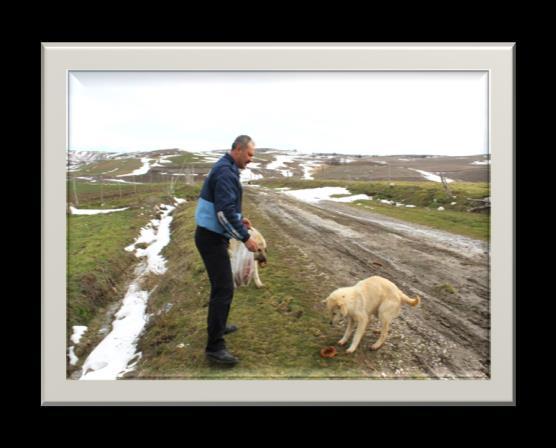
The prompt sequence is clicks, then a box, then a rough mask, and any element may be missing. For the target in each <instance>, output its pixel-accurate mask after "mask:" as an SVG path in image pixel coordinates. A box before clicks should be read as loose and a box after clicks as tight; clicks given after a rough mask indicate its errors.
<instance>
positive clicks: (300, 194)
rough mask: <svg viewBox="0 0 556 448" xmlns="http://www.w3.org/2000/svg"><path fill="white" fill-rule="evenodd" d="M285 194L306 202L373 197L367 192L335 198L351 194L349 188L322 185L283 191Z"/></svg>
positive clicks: (349, 200)
mask: <svg viewBox="0 0 556 448" xmlns="http://www.w3.org/2000/svg"><path fill="white" fill-rule="evenodd" d="M283 193H284V194H287V195H289V196H293V197H294V198H296V199H298V200H300V201H304V202H319V201H336V202H352V201H356V200H359V199H371V198H370V197H369V196H367V195H366V194H357V195H354V196H347V197H343V198H333V197H331V196H332V195H336V194H350V192H349V190H348V189H346V188H344V187H320V188H306V189H303V190H290V191H287V190H285V191H283Z"/></svg>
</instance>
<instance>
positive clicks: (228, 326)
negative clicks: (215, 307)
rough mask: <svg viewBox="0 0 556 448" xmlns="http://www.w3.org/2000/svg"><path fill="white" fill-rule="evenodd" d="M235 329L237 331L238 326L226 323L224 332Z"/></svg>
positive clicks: (227, 332) (230, 331)
mask: <svg viewBox="0 0 556 448" xmlns="http://www.w3.org/2000/svg"><path fill="white" fill-rule="evenodd" d="M234 331H237V326H235V325H226V329H225V330H224V334H230V333H233V332H234Z"/></svg>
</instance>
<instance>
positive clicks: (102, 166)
mask: <svg viewBox="0 0 556 448" xmlns="http://www.w3.org/2000/svg"><path fill="white" fill-rule="evenodd" d="M514 64H515V44H514V43H512V42H509V43H472V44H471V43H450V44H448V43H337V44H334V43H287V44H282V43H272V44H270V43H266V44H263V43H241V44H239V43H237V44H236V43H163V44H161V43H152V44H149V43H43V44H42V151H43V166H42V169H43V192H42V210H43V217H42V235H43V237H42V240H43V247H42V350H41V353H42V359H41V366H42V371H41V375H42V383H41V384H42V397H41V400H42V404H43V405H44V406H55V405H102V404H104V405H106V404H114V405H122V404H123V405H216V404H218V405H238V404H240V405H284V404H290V405H291V404H295V405H340V404H342V405H345V404H349V405H383V404H397V405H423V404H425V405H445V404H456V405H477V404H485V405H509V406H512V405H515V291H514V281H513V279H514V224H513V223H514V206H513V203H514V152H515V148H514V145H515V142H514V82H515V81H514ZM215 179H217V180H215ZM199 232H200V233H199ZM203 232H205V233H203ZM203 238H204V239H203ZM207 238H208V240H210V241H216V240H215V239H214V238H216V239H217V240H218V241H220V242H221V243H219V244H225V249H222V252H218V254H219V255H218V256H217V255H215V254H216V252H214V250H215V249H210V250H208V249H207V251H208V252H204V250H205V249H203V248H204V246H203V244H205V243H206V241H208V240H207ZM211 238H212V239H211ZM201 240H202V241H204V243H203V242H200V241H201ZM224 242H225V243H224ZM211 244H212V243H211ZM211 247H213V246H211ZM219 247H224V246H219ZM219 250H220V249H219ZM207 254H208V255H207ZM221 260H223V261H224V262H223V263H220V261H221ZM222 272H224V273H226V275H228V274H227V273H228V272H229V273H230V277H226V280H221V278H222V277H221V273H222ZM222 282H224V285H223V283H222ZM230 285H232V287H230ZM232 298H233V299H232Z"/></svg>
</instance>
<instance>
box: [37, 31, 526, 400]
mask: <svg viewBox="0 0 556 448" xmlns="http://www.w3.org/2000/svg"><path fill="white" fill-rule="evenodd" d="M514 63H515V43H512V42H509V43H445V44H444V43H430V44H428V43H392V44H389V43H376V44H373V43H337V44H335V43H272V44H263V43H241V44H240V43H152V44H149V43H44V42H43V43H42V101H41V105H42V182H43V189H42V223H41V224H42V278H41V281H42V341H41V344H42V346H41V386H42V387H41V403H42V405H44V406H55V405H107V404H118V405H122V404H127V405H215V404H219V405H238V404H240V405H276V404H281V405H283V404H290V405H291V404H296V405H338V404H351V405H383V404H405V405H423V404H429V405H438V404H443V405H444V404H460V405H477V404H490V405H492V404H497V405H510V406H511V405H515V286H514V281H513V279H514V273H515V270H514V263H515V260H514V157H515V156H514V154H515V147H514V145H515V141H514ZM71 70H195V71H198V70H210V71H212V70H217V71H247V70H249V71H250V70H264V71H267V70H278V71H280V70H288V71H290V70H300V71H306V70H310V71H330V70H334V71H353V70H396V71H397V70H484V71H488V74H489V148H490V158H491V172H490V179H491V204H492V205H491V232H490V261H491V264H490V278H491V377H490V379H488V380H478V379H473V380H469V379H466V380H463V379H462V380H456V379H454V380H446V381H439V380H432V379H431V380H430V381H423V380H284V381H278V380H230V381H220V380H209V381H207V380H171V381H169V380H129V381H125V380H124V381H122V380H120V381H74V380H70V379H67V378H66V334H65V331H66V323H65V319H66V261H67V255H66V150H67V147H68V109H67V105H68V73H69V71H71ZM231 383H232V384H231Z"/></svg>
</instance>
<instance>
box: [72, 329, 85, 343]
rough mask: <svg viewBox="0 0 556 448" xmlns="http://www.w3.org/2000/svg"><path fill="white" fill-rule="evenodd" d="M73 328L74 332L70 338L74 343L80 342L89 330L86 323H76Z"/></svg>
mask: <svg viewBox="0 0 556 448" xmlns="http://www.w3.org/2000/svg"><path fill="white" fill-rule="evenodd" d="M72 328H73V334H72V335H71V338H70V339H71V341H72V342H73V343H74V344H79V341H80V340H81V337H82V336H83V334H84V333H85V332H86V331H87V327H86V326H85V325H74V326H73V327H72Z"/></svg>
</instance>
